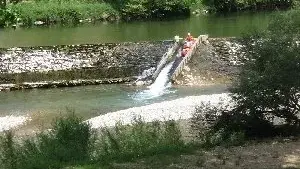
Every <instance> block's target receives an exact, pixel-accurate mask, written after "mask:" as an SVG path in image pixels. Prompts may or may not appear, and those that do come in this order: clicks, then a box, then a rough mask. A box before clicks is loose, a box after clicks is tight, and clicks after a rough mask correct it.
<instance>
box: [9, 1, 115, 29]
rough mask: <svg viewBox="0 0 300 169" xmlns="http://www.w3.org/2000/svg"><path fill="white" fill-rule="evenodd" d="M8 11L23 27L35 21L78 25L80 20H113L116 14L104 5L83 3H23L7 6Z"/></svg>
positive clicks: (108, 6)
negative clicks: (11, 12)
mask: <svg viewBox="0 0 300 169" xmlns="http://www.w3.org/2000/svg"><path fill="white" fill-rule="evenodd" d="M8 8H9V9H11V10H12V11H14V12H15V13H17V14H18V17H19V18H20V19H21V22H23V24H25V25H33V24H34V22H35V21H42V22H44V23H46V24H52V23H60V24H65V23H79V22H80V20H85V19H88V20H93V21H95V20H114V19H116V18H117V16H118V12H117V11H116V10H114V9H113V8H112V7H111V6H110V5H109V4H106V3H98V2H94V3H93V2H91V3H83V2H77V1H55V2H52V1H51V2H50V1H49V2H48V1H47V2H45V1H39V2H26V3H25V2H23V3H18V4H15V5H9V6H8Z"/></svg>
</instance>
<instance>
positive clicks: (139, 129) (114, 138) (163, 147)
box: [96, 120, 185, 162]
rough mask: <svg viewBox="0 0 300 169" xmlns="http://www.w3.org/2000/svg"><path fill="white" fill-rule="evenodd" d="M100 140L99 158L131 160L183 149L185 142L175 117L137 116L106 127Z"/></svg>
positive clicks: (98, 145) (105, 160) (98, 146)
mask: <svg viewBox="0 0 300 169" xmlns="http://www.w3.org/2000/svg"><path fill="white" fill-rule="evenodd" d="M100 138H101V139H100V140H99V141H100V142H99V143H98V144H97V146H96V147H97V152H98V153H97V154H98V155H97V158H98V159H99V160H100V161H103V162H109V161H128V160H132V159H135V158H138V157H143V156H151V155H155V154H161V153H176V152H182V151H184V149H185V144H184V143H183V140H182V139H181V134H180V131H179V129H178V126H177V125H176V123H175V122H174V121H169V122H165V123H159V122H153V123H149V124H147V123H144V122H142V121H141V120H136V122H135V124H133V126H130V127H125V126H121V125H117V126H116V128H114V129H112V130H111V129H103V130H102V132H101V137H100Z"/></svg>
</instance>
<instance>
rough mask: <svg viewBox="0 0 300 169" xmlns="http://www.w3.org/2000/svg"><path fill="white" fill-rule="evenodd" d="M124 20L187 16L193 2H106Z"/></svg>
mask: <svg viewBox="0 0 300 169" xmlns="http://www.w3.org/2000/svg"><path fill="white" fill-rule="evenodd" d="M106 2H107V3H110V4H112V6H114V7H115V8H116V9H118V10H119V11H121V14H122V18H123V19H125V20H133V19H143V18H165V17H171V16H178V15H189V13H190V6H191V4H192V2H193V0H124V1H123V0H106Z"/></svg>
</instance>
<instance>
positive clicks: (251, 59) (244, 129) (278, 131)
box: [194, 10, 300, 145]
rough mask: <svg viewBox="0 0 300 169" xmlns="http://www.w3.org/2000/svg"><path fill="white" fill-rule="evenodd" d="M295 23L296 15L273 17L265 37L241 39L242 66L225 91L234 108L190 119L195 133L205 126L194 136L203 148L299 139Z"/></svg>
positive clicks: (298, 28)
mask: <svg viewBox="0 0 300 169" xmlns="http://www.w3.org/2000/svg"><path fill="white" fill-rule="evenodd" d="M299 21H300V11H297V10H292V11H289V12H287V13H285V14H281V15H278V16H275V17H273V19H272V21H271V22H270V23H269V26H268V29H267V30H266V31H264V32H254V33H251V34H250V35H249V36H246V37H244V45H245V47H246V48H245V49H246V56H245V57H246V59H245V64H244V66H243V67H242V71H241V73H240V76H239V77H238V79H237V82H236V83H235V85H234V86H233V87H232V89H231V92H232V93H233V94H232V96H233V101H234V102H235V106H234V107H233V108H231V109H217V108H209V109H200V110H198V111H197V112H198V114H200V115H195V117H194V119H195V120H194V121H195V122H196V123H194V124H196V125H195V126H196V128H198V129H199V124H208V126H209V127H206V128H205V129H207V130H206V132H199V133H198V135H199V137H202V140H204V142H205V143H207V144H209V145H220V144H224V143H225V145H226V144H227V143H230V144H239V143H241V141H242V140H243V138H245V139H249V138H258V137H259V138H265V137H273V136H289V135H299V134H300V133H299V131H300V130H299V127H300V119H299V117H298V115H299V113H300V103H299V100H300V95H299V93H300V81H299V80H297V79H300V66H299V63H300V56H299V53H300V48H299V45H300V22H299ZM275 119H276V121H275ZM203 121H204V122H203ZM279 121H280V123H278V122H279ZM208 122H209V123H208ZM275 122H277V123H275ZM202 126H203V125H202Z"/></svg>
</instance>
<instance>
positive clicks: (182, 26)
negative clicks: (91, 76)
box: [0, 13, 272, 118]
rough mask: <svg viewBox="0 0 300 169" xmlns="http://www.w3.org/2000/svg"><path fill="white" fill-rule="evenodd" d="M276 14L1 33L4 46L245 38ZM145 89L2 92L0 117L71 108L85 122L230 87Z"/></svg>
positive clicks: (0, 42)
mask: <svg viewBox="0 0 300 169" xmlns="http://www.w3.org/2000/svg"><path fill="white" fill-rule="evenodd" d="M271 16H272V13H243V14H234V15H230V16H199V17H190V18H185V19H176V20H170V21H147V22H131V23H114V24H105V23H98V24H95V25H92V24H90V25H80V26H76V27H61V26H55V27H37V28H27V29H25V28H22V29H21V28H18V29H16V30H13V29H4V30H0V47H12V46H37V45H58V44H83V43H106V42H124V41H149V40H151V41H152V40H165V39H171V38H172V37H173V36H174V35H181V36H184V35H185V34H186V33H187V32H191V33H192V34H194V35H200V34H209V36H210V37H231V36H241V34H242V32H248V31H250V30H251V29H253V28H254V27H257V28H259V29H264V28H266V25H267V22H268V20H269V19H270V17H271ZM140 90H143V89H137V88H133V87H129V86H125V85H99V86H86V87H73V88H58V89H46V90H45V89H38V90H37V89H35V90H25V91H13V92H0V116H5V115H25V114H28V113H32V112H47V113H58V112H60V111H65V109H66V107H69V108H71V109H74V110H75V111H76V112H78V113H80V114H81V115H82V116H84V117H85V118H90V117H94V116H97V115H99V114H103V113H106V112H110V111H116V110H121V109H125V108H130V107H135V106H141V105H147V104H151V103H155V102H161V101H165V100H172V99H176V98H180V97H185V96H190V95H202V94H212V93H222V92H224V91H226V86H225V85H217V86H216V85H214V86H206V87H173V88H171V89H170V90H169V92H167V94H165V95H163V96H161V97H156V98H154V99H144V98H142V97H143V96H142V95H138V93H139V92H140Z"/></svg>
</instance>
